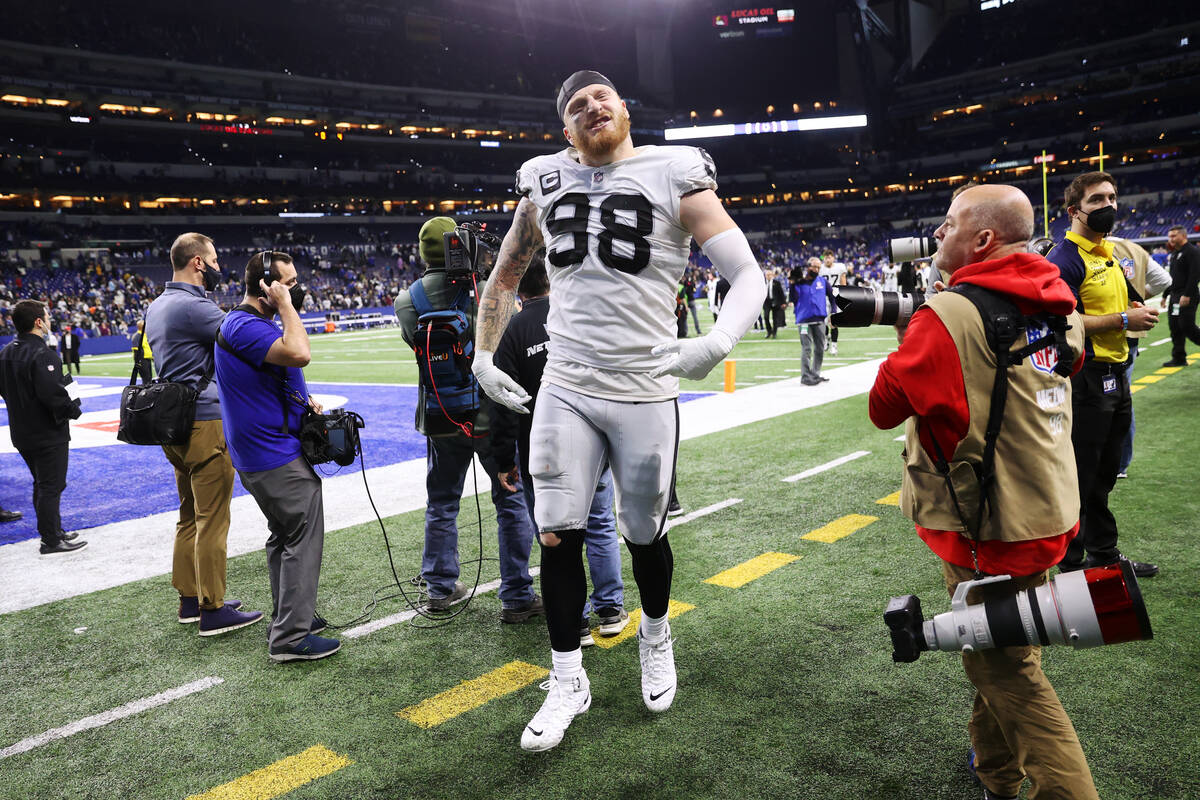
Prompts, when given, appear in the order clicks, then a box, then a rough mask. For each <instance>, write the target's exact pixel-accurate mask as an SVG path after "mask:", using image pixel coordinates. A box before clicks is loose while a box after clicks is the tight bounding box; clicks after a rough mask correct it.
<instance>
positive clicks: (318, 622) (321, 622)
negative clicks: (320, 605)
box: [308, 614, 329, 634]
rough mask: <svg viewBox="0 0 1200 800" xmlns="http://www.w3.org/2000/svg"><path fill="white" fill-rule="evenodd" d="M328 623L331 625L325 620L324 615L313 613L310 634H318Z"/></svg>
mask: <svg viewBox="0 0 1200 800" xmlns="http://www.w3.org/2000/svg"><path fill="white" fill-rule="evenodd" d="M327 625H329V623H328V622H326V621H325V618H324V617H322V616H321V615H320V614H313V623H312V627H311V628H309V630H308V632H309V633H310V634H318V633H320V632H321V631H323V630H325V627H326V626H327Z"/></svg>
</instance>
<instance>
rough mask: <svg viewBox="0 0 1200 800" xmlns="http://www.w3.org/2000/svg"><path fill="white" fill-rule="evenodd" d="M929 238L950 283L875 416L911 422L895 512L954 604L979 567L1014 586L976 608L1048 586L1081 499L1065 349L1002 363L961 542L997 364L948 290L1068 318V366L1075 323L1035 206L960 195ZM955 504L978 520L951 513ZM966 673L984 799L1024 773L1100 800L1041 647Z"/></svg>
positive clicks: (884, 372) (892, 369)
mask: <svg viewBox="0 0 1200 800" xmlns="http://www.w3.org/2000/svg"><path fill="white" fill-rule="evenodd" d="M934 235H935V236H936V237H937V239H938V242H939V245H938V252H937V256H936V266H937V267H938V269H940V270H941V271H942V273H943V274H947V273H948V274H950V275H951V277H950V290H949V291H945V292H941V293H938V294H935V295H933V296H932V297H930V298H929V300H928V302H926V304H925V305H924V306H923V307H922V308H920V309H919V310H918V311H917V312H916V313H915V314H913V316H912V320H911V321H910V323H909V326H908V329H907V331H906V332H905V334H904V338H903V341H902V343H901V345H900V348H899V350H897V351H896V352H895V353H892V354H891V356H889V357H888V359H887V360H886V361H885V362H884V363H883V364H882V365H881V366H880V368H879V374H878V377H877V378H876V379H875V385H874V387H873V388H872V389H871V396H870V414H871V421H872V422H874V423H875V425H877V426H878V427H880V428H884V429H887V428H893V427H895V426H896V425H899V424H900V423H901V422H903V421H905V420H908V422H907V426H906V430H907V442H906V446H905V475H904V483H903V486H902V488H901V507H902V508H903V510H904V512H905V514H906V515H907V516H908V517H910V518H911V519H912V520H913V521H914V522H915V523H916V529H917V534H918V535H919V536H920V537H921V539H922V540H924V542H925V543H926V545H928V546H929V548H930V549H931V550H933V552H934V553H935V554H937V556H938V557H939V558H941V559H942V572H943V575H944V577H945V580H946V586H947V588H949V590H950V592H951V594H953V592H954V589H955V587H956V586H957V585H958V584H959V583H960V582H962V581H965V580H970V579H971V578H972V577H975V576H976V571H977V570H978V572H979V573H981V574H983V575H1011V576H1012V580H1010V581H1005V582H1002V583H1000V584H990V585H986V586H982V587H977V588H975V589H973V590H972V592H971V594H970V595H968V601H969V602H973V603H974V602H982V601H983V600H984V599H985V598H988V597H990V596H998V595H1011V594H1013V593H1014V592H1016V591H1017V590H1020V589H1027V588H1030V587H1033V586H1039V585H1041V584H1043V583H1045V582H1046V580H1047V578H1048V571H1049V569H1050V567H1052V566H1054V565H1055V564H1056V563H1057V562H1058V560H1059V559H1060V558H1061V557H1062V554H1063V553H1064V552H1065V550H1066V547H1067V544H1068V543H1069V542H1070V540H1071V539H1072V537H1074V536H1075V534H1076V532H1077V531H1078V529H1079V496H1078V480H1077V476H1076V472H1075V459H1074V455H1073V451H1072V447H1071V385H1070V382H1069V381H1068V380H1067V379H1066V378H1064V377H1062V376H1061V375H1059V374H1057V373H1055V372H1054V367H1055V366H1056V365H1057V361H1058V358H1059V357H1060V356H1059V351H1058V350H1057V349H1056V348H1054V347H1053V346H1048V347H1047V348H1046V349H1044V350H1039V351H1038V352H1036V353H1034V354H1033V355H1032V356H1029V357H1027V358H1025V359H1023V360H1022V361H1021V363H1020V364H1019V365H1017V366H1013V367H1010V368H1009V369H1008V379H1007V380H1008V393H1007V401H1006V403H1005V406H1004V416H1003V423H1002V425H1001V427H1000V434H999V436H998V438H997V441H996V449H995V456H994V469H995V476H996V479H995V483H994V485H993V486H992V489H991V491H990V492H989V494H988V497H987V505H986V510H987V513H986V514H984V515H983V522H982V524H981V525H979V530H978V531H976V532H975V536H972V534H971V533H969V532H967V530H966V528H967V525H966V524H965V523H964V522H963V521H962V520H963V519H964V517H965V518H966V519H968V520H970V519H972V518H973V517H974V515H973V513H972V511H973V508H974V507H977V505H976V506H974V507H972V506H971V502H972V497H971V488H972V486H974V487H975V490H976V493H977V491H978V488H977V487H978V484H976V483H975V470H977V469H978V468H979V466H980V464H981V463H982V454H983V452H984V443H985V429H986V426H987V420H988V413H989V409H990V407H991V395H992V386H993V382H994V381H995V378H996V363H997V360H996V356H995V353H994V352H993V351H992V349H991V347H990V346H989V344H988V341H987V335H986V329H985V323H984V320H983V318H982V316H981V314H980V311H979V310H978V309H977V308H976V306H975V304H974V303H973V302H972V301H971V300H970V299H968V298H967V297H966V296H964V295H963V294H962V293H960V292H959V291H956V290H955V288H956V287H961V286H963V285H965V284H973V285H975V286H979V287H982V288H984V289H987V290H990V291H991V292H993V293H995V294H998V295H1000V296H1001V297H1002V298H1003V299H1004V300H1007V301H1008V302H1009V303H1012V304H1014V305H1015V306H1016V307H1017V310H1018V311H1019V312H1020V313H1021V314H1022V315H1026V316H1029V315H1033V314H1037V313H1039V312H1045V313H1048V314H1053V315H1057V316H1060V317H1066V318H1067V324H1068V325H1069V326H1070V327H1069V329H1068V331H1067V345H1068V346H1069V348H1070V352H1071V354H1072V356H1073V359H1074V361H1075V363H1074V368H1075V369H1078V368H1079V366H1080V365H1081V363H1082V359H1081V358H1080V353H1082V350H1083V325H1082V320H1081V319H1080V317H1079V315H1078V314H1076V313H1075V297H1074V295H1073V294H1072V293H1071V289H1070V287H1068V286H1067V284H1066V283H1064V282H1063V281H1062V279H1061V278H1060V277H1059V272H1058V269H1057V268H1056V267H1055V266H1054V265H1053V264H1051V263H1050V262H1048V261H1046V259H1044V258H1042V257H1041V256H1039V255H1036V254H1034V253H1029V252H1027V251H1026V244H1027V242H1028V241H1029V239H1030V237H1031V236H1032V235H1033V208H1032V206H1031V205H1030V203H1029V199H1028V198H1027V197H1026V196H1025V195H1024V193H1022V192H1021V191H1020V190H1019V189H1017V188H1015V187H1012V186H1003V185H984V186H974V187H971V188H968V189H966V190H964V191H961V192H960V193H958V194H957V195H956V196H955V198H954V200H953V202H952V203H951V204H950V209H949V211H948V212H947V213H946V219H945V222H943V223H942V225H941V227H939V228H938V230H937V232H936V233H935V234H934ZM1030 331H1031V332H1030V334H1029V335H1028V336H1027V335H1026V334H1021V335H1018V337H1017V340H1016V342H1015V344H1014V349H1018V348H1021V347H1024V346H1025V345H1026V344H1027V342H1028V341H1032V340H1037V339H1038V338H1040V337H1041V335H1042V334H1043V333H1044V332H1045V331H1039V330H1037V329H1036V328H1034V327H1032V326H1031V328H1030ZM951 483H953V484H954V485H955V486H956V490H957V491H956V492H954V493H953V494H952V492H951V490H950V488H949V486H948V484H951ZM956 506H958V507H956ZM963 506H966V507H967V508H968V509H971V510H967V511H966V512H965V513H961V514H960V508H961V507H963ZM963 667H964V669H965V670H966V673H967V677H968V678H969V679H970V681H971V683H972V684H974V686H975V689H976V694H975V706H974V711H973V713H972V715H971V721H970V724H969V726H968V727H969V731H970V735H971V743H972V749H971V750H970V751H969V754H968V765H969V767H970V769H971V770H972V772H973V773H974V774H975V775H976V777H977V778H978V779H979V781H980V782H981V783H982V784H983V787H984V797H985V798H1015V797H1016V796H1017V795H1018V794H1019V793H1020V789H1021V784H1022V782H1023V781H1024V779H1025V778H1026V777H1027V778H1029V780H1030V782H1031V784H1032V785H1031V789H1030V792H1029V797H1030V798H1034V797H1040V798H1047V797H1054V798H1071V799H1072V800H1074V799H1075V798H1080V799H1083V798H1086V799H1087V800H1096V798H1097V797H1098V796H1097V794H1096V789H1095V786H1094V784H1093V783H1092V776H1091V771H1090V770H1089V769H1088V765H1087V761H1086V759H1085V758H1084V755H1083V750H1082V748H1081V747H1080V744H1079V738H1078V736H1076V734H1075V728H1074V726H1073V725H1072V724H1071V720H1070V719H1069V718H1068V717H1067V714H1066V711H1065V710H1064V709H1063V707H1062V703H1060V702H1059V699H1058V695H1057V694H1056V693H1055V691H1054V688H1053V687H1052V686H1051V685H1050V683H1049V681H1048V680H1047V679H1046V676H1045V674H1044V673H1043V672H1042V668H1041V651H1040V648H1037V647H1006V648H999V649H994V650H980V651H976V652H970V653H964V654H963Z"/></svg>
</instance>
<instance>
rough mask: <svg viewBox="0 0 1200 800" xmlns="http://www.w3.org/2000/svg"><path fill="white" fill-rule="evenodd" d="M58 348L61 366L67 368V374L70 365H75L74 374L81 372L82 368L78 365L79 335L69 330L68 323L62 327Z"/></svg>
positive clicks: (69, 371)
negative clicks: (61, 361) (60, 354)
mask: <svg viewBox="0 0 1200 800" xmlns="http://www.w3.org/2000/svg"><path fill="white" fill-rule="evenodd" d="M58 348H59V350H60V351H61V352H62V360H63V366H64V367H66V368H67V374H70V373H71V366H72V365H74V366H75V374H76V375H78V374H80V373H82V372H83V370H82V369H80V367H79V336H78V335H77V334H76V333H75V331H73V330H71V326H70V325H66V326H64V327H63V331H62V336H61V337H59V340H58Z"/></svg>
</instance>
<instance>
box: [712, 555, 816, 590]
mask: <svg viewBox="0 0 1200 800" xmlns="http://www.w3.org/2000/svg"><path fill="white" fill-rule="evenodd" d="M798 558H800V556H793V555H789V554H788V553H763V554H762V555H761V556H755V557H754V558H752V559H750V560H749V561H744V562H742V563H741V564H738V565H737V566H736V567H730V568H729V569H727V570H725V571H724V572H718V573H717V574H716V575H713V576H712V577H711V578H707V579H705V581H704V582H705V583H711V584H713V585H714V586H725V587H727V588H729V589H737V588H738V587H739V586H745V585H746V584H747V583H749V582H750V581H752V580H756V579H757V578H761V577H762V576H763V575H766V574H767V573H770V572H774V571H775V570H777V569H779V568H780V567H782V566H784V565H785V564H790V563H792V562H793V561H795V560H796V559H798Z"/></svg>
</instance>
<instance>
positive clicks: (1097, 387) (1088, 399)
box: [1046, 172, 1158, 578]
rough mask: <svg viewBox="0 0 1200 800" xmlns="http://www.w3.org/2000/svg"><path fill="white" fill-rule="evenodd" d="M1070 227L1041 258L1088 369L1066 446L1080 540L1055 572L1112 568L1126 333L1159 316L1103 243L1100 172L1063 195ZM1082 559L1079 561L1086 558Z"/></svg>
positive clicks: (1108, 225)
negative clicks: (1077, 321)
mask: <svg viewBox="0 0 1200 800" xmlns="http://www.w3.org/2000/svg"><path fill="white" fill-rule="evenodd" d="M1064 201H1065V205H1066V208H1067V214H1068V215H1069V216H1070V218H1071V228H1070V230H1068V231H1067V233H1066V236H1065V238H1064V239H1063V240H1062V241H1061V242H1059V243H1058V244H1057V245H1055V246H1054V249H1052V250H1051V251H1050V252H1049V253H1047V254H1046V258H1047V259H1048V260H1049V261H1050V262H1051V263H1053V264H1054V265H1055V266H1057V267H1058V269H1059V273H1060V274H1061V275H1062V279H1063V280H1064V281H1066V282H1067V285H1068V286H1069V287H1071V291H1072V293H1073V294H1074V297H1075V301H1076V304H1077V306H1078V309H1079V313H1080V314H1081V315H1082V316H1083V329H1084V332H1085V333H1086V334H1087V363H1086V364H1085V365H1084V367H1083V369H1082V370H1081V371H1080V372H1079V373H1078V374H1077V375H1075V376H1074V377H1072V378H1071V386H1072V395H1071V397H1072V402H1073V403H1074V406H1075V427H1074V428H1073V429H1072V431H1071V442H1072V444H1073V445H1074V446H1075V464H1076V467H1077V468H1078V472H1079V505H1080V509H1079V536H1078V537H1076V539H1075V540H1074V541H1073V542H1071V546H1070V547H1069V548H1067V552H1066V554H1065V555H1064V556H1063V558H1062V563H1060V564H1059V568H1060V569H1062V570H1063V571H1064V572H1066V571H1070V570H1075V569H1085V568H1087V567H1094V566H1101V565H1104V564H1113V563H1116V562H1117V561H1118V560H1119V559H1121V558H1122V555H1121V551H1120V550H1118V549H1117V520H1116V518H1115V517H1113V513H1112V510H1111V509H1110V508H1109V507H1108V495H1109V493H1110V492H1111V491H1112V489H1113V486H1114V485H1115V484H1116V482H1117V473H1118V472H1120V463H1121V451H1122V450H1123V449H1124V447H1125V439H1126V437H1127V436H1128V435H1129V424H1130V420H1131V419H1132V417H1133V401H1132V399H1131V395H1130V392H1129V381H1128V379H1127V378H1126V372H1125V367H1126V364H1127V363H1128V360H1129V343H1128V340H1127V339H1126V338H1125V337H1126V334H1127V332H1128V331H1147V330H1150V329H1151V328H1153V327H1154V326H1155V325H1156V324H1157V323H1158V310H1157V309H1153V308H1148V307H1146V305H1145V304H1144V303H1142V302H1141V300H1140V299H1138V298H1136V297H1134V296H1131V292H1130V287H1129V282H1128V281H1127V280H1126V279H1125V273H1124V272H1123V271H1122V269H1121V267H1120V266H1118V265H1117V264H1116V263H1115V261H1116V260H1115V258H1114V256H1113V246H1112V243H1111V242H1109V241H1108V240H1107V239H1106V238H1105V237H1106V235H1107V234H1108V233H1109V232H1110V231H1112V229H1113V225H1114V224H1115V223H1116V218H1117V184H1116V180H1115V179H1114V178H1113V176H1111V175H1109V174H1108V173H1107V172H1087V173H1084V174H1083V175H1077V176H1076V177H1075V179H1074V180H1072V181H1071V183H1070V185H1069V186H1068V187H1067V190H1066V192H1065V194H1064ZM1085 552H1086V556H1087V557H1086V559H1085ZM1130 565H1131V566H1132V567H1133V571H1134V574H1135V575H1137V576H1138V577H1139V578H1149V577H1151V576H1153V575H1156V574H1157V573H1158V567H1157V566H1156V565H1154V564H1146V563H1142V562H1140V561H1130Z"/></svg>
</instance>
